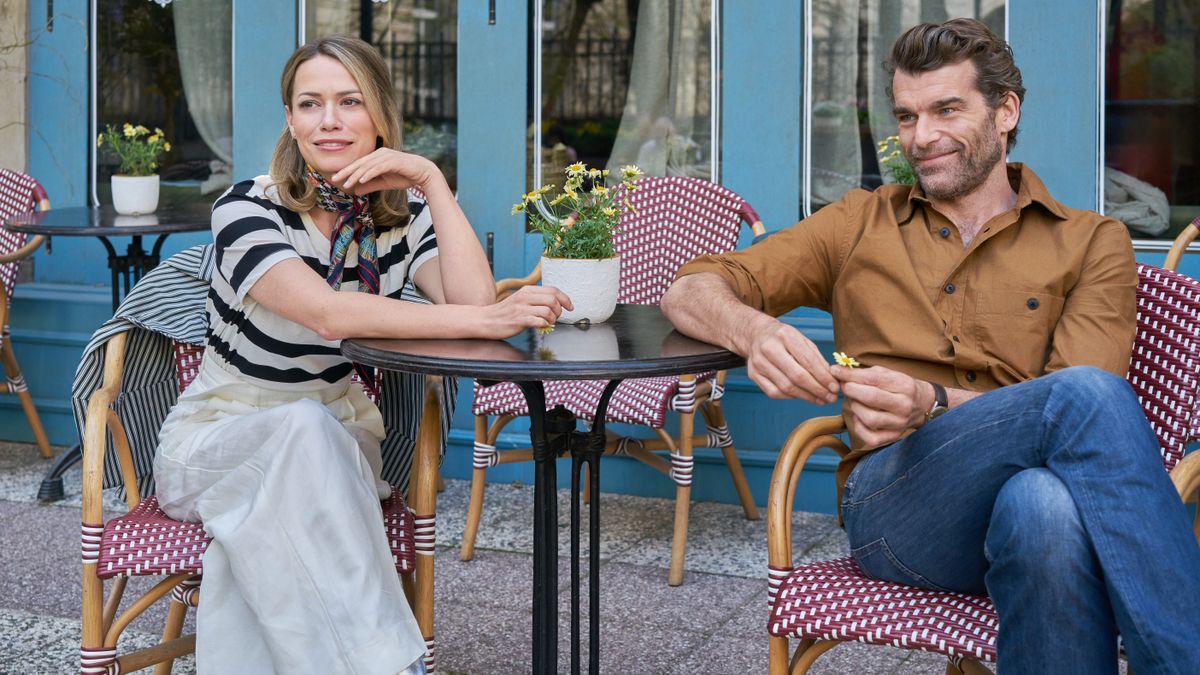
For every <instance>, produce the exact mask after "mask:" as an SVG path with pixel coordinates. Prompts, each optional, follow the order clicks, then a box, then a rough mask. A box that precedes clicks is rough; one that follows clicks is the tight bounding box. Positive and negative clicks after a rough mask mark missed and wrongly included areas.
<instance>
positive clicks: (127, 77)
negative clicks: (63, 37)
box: [93, 0, 233, 204]
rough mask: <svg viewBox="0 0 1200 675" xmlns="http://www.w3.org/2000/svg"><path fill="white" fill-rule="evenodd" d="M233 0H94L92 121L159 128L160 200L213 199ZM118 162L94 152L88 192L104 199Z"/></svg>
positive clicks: (227, 159)
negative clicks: (162, 138) (164, 143)
mask: <svg viewBox="0 0 1200 675" xmlns="http://www.w3.org/2000/svg"><path fill="white" fill-rule="evenodd" d="M231 21H232V0H206V1H205V2H174V3H169V4H167V5H166V6H160V4H159V3H157V2H147V1H146V0H97V1H96V17H95V22H96V37H97V40H96V80H95V82H94V83H93V84H94V86H95V88H96V127H97V128H96V129H94V130H93V131H97V132H98V131H99V130H102V129H104V128H105V127H106V125H109V124H112V125H113V126H116V127H118V128H120V127H121V126H122V125H123V124H124V123H126V122H131V123H133V124H135V125H137V124H141V125H143V126H146V127H148V128H151V129H153V128H156V127H157V128H161V129H162V130H163V131H164V132H165V135H166V138H167V140H168V141H170V143H171V152H169V153H167V154H166V156H165V157H164V158H163V161H162V163H161V165H160V166H159V176H160V178H161V181H162V187H161V192H160V194H161V196H160V200H159V202H160V204H172V203H179V202H187V201H200V202H206V201H211V199H212V194H213V193H215V192H217V191H218V190H221V189H223V188H225V187H227V186H228V185H229V184H230V182H231V180H230V178H231V167H232V164H233V152H232V146H233V122H232V117H233V116H232V98H231V92H232V79H231V77H232V66H231V63H232V62H231V58H232V47H231V36H232V32H231ZM117 167H118V164H117V161H116V160H115V159H113V158H111V157H108V156H106V155H104V154H99V155H98V156H97V160H96V166H95V168H94V171H93V179H94V181H95V193H94V194H95V196H96V198H97V199H99V201H100V202H101V203H111V192H110V190H109V183H110V179H111V176H112V174H113V173H114V172H115V171H116V169H117Z"/></svg>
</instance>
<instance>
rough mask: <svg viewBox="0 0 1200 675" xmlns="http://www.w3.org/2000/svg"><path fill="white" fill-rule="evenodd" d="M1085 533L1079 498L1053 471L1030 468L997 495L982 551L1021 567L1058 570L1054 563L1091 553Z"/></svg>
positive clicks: (993, 557) (1017, 475)
mask: <svg viewBox="0 0 1200 675" xmlns="http://www.w3.org/2000/svg"><path fill="white" fill-rule="evenodd" d="M1087 541H1088V540H1087V533H1086V531H1085V530H1084V527H1083V523H1082V521H1080V518H1079V509H1078V508H1077V507H1076V505H1075V500H1074V499H1073V498H1072V497H1071V493H1070V492H1069V491H1068V490H1067V486H1066V485H1064V484H1063V482H1062V481H1061V480H1059V479H1058V477H1057V476H1055V475H1054V474H1053V473H1051V472H1050V470H1049V469H1041V468H1038V469H1026V470H1024V471H1021V472H1020V473H1018V474H1016V475H1015V476H1013V477H1012V478H1010V479H1009V480H1008V481H1007V482H1006V483H1005V484H1004V486H1003V487H1001V488H1000V492H999V493H998V494H997V496H996V503H995V505H994V506H993V508H992V518H991V522H990V524H989V526H988V533H987V538H986V540H985V544H984V552H985V554H986V555H987V558H988V560H989V561H994V560H996V559H997V558H998V557H1000V556H1001V555H1003V556H1004V557H1005V558H1006V559H1009V560H1013V561H1016V562H1017V564H1021V565H1030V566H1031V567H1050V568H1053V567H1055V561H1058V562H1062V558H1063V557H1064V556H1066V557H1075V556H1078V555H1081V554H1087V555H1090V553H1089V549H1088V543H1087Z"/></svg>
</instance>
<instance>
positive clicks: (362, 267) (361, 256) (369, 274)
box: [305, 166, 379, 399]
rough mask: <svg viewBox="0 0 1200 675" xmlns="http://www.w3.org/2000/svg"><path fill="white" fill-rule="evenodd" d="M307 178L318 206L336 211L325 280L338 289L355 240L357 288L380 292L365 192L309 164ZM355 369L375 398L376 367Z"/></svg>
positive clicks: (355, 365)
mask: <svg viewBox="0 0 1200 675" xmlns="http://www.w3.org/2000/svg"><path fill="white" fill-rule="evenodd" d="M305 175H306V177H307V178H308V182H309V183H312V185H313V187H315V188H316V190H317V206H319V207H321V208H322V209H323V210H325V211H329V212H331V213H336V214H338V217H337V221H336V222H335V223H334V224H333V232H332V233H331V235H330V237H329V274H327V275H326V276H325V281H326V282H327V283H328V284H329V285H330V286H331V287H333V289H334V290H335V291H336V290H339V289H340V288H341V286H342V275H343V273H344V272H345V270H346V252H347V251H348V250H349V248H350V242H351V241H353V242H355V243H357V244H358V290H359V291H361V292H363V293H374V294H375V295H379V263H378V260H377V259H376V255H375V221H374V220H372V218H371V207H370V203H369V202H368V200H367V198H366V197H365V196H363V197H356V196H354V195H350V194H347V193H346V192H344V191H342V190H340V189H338V188H336V187H334V186H332V185H330V184H329V183H328V182H326V181H325V177H324V176H322V175H321V174H319V173H317V171H316V170H314V169H313V168H312V167H311V166H309V167H307V173H306V174H305ZM354 370H355V372H357V373H358V376H359V378H361V379H362V382H363V386H364V387H365V388H366V390H367V392H368V393H369V394H371V395H372V396H373V397H374V398H376V399H378V397H379V388H378V387H377V386H376V380H375V369H374V368H371V367H369V366H365V365H363V364H361V363H355V364H354Z"/></svg>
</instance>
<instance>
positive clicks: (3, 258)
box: [0, 234, 46, 265]
mask: <svg viewBox="0 0 1200 675" xmlns="http://www.w3.org/2000/svg"><path fill="white" fill-rule="evenodd" d="M45 240H46V236H45V235H42V234H39V235H36V236H34V237H33V238H32V239H30V240H29V241H28V242H26V244H25V245H24V246H22V247H21V248H19V249H17V250H15V251H10V252H8V253H5V254H4V255H0V265H2V264H4V263H11V262H17V261H18V260H24V259H25V258H28V257H29V256H31V255H33V252H34V251H36V250H37V248H38V247H39V246H41V245H42V242H43V241H45Z"/></svg>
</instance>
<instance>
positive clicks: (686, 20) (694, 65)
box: [528, 0, 717, 186]
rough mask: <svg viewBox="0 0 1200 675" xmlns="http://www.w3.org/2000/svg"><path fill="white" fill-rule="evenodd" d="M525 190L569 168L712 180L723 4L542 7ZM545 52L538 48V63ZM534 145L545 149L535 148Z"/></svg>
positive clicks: (597, 2) (574, 2)
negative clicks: (717, 22)
mask: <svg viewBox="0 0 1200 675" xmlns="http://www.w3.org/2000/svg"><path fill="white" fill-rule="evenodd" d="M538 2H539V3H540V5H539V6H538V7H536V8H535V11H534V12H533V15H534V16H532V17H531V19H534V20H537V19H539V18H540V20H541V25H540V26H538V27H536V29H535V30H531V31H530V35H532V36H536V37H537V39H538V40H540V44H539V45H537V47H539V49H540V55H541V60H540V63H538V62H535V63H533V64H531V71H532V72H531V75H533V74H535V73H536V72H538V71H540V74H541V77H540V79H538V78H536V77H531V78H530V83H531V92H530V106H529V111H530V112H529V128H528V132H529V135H528V138H529V153H528V158H529V162H528V168H529V171H528V183H529V185H530V186H532V185H533V184H534V183H535V181H539V180H540V183H541V184H546V183H560V182H561V181H562V172H563V169H564V168H565V167H566V166H567V165H568V164H571V163H572V162H575V161H576V160H578V161H583V162H586V163H587V164H588V165H589V166H594V167H599V168H617V167H620V166H622V165H625V164H637V165H638V166H640V167H641V168H642V169H643V170H644V171H645V172H646V173H647V174H649V175H652V176H699V177H703V178H711V179H715V178H716V176H715V175H714V174H715V167H716V161H717V159H716V155H717V153H716V147H715V146H716V141H715V138H714V134H713V129H714V128H715V125H716V123H717V119H716V117H715V115H716V112H717V104H716V101H715V100H714V95H713V73H714V72H715V70H716V68H715V65H714V64H715V54H714V50H713V42H714V40H713V30H714V26H713V13H714V10H715V6H716V4H717V2H716V0H538ZM539 49H535V50H533V57H532V58H536V55H537V53H538V51H539ZM535 146H536V147H537V148H538V149H537V151H535Z"/></svg>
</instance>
